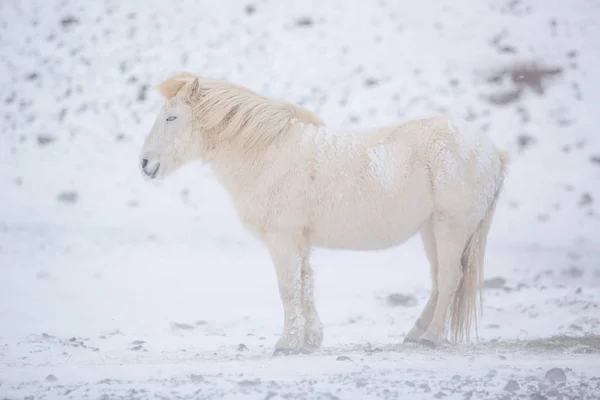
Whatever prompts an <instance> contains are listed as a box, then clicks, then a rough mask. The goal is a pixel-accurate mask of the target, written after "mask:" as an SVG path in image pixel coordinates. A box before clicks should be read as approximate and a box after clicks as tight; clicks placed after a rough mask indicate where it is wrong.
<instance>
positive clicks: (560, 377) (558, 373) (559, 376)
mask: <svg viewBox="0 0 600 400" xmlns="http://www.w3.org/2000/svg"><path fill="white" fill-rule="evenodd" d="M544 379H546V380H547V381H550V382H552V383H560V382H566V381H567V376H566V375H565V371H564V370H563V369H562V368H552V369H549V370H548V371H547V372H546V375H545V376H544Z"/></svg>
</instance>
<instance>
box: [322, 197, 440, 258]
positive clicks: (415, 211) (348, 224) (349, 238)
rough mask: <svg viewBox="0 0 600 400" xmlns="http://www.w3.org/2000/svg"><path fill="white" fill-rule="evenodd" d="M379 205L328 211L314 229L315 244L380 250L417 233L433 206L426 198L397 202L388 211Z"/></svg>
mask: <svg viewBox="0 0 600 400" xmlns="http://www.w3.org/2000/svg"><path fill="white" fill-rule="evenodd" d="M377 210H381V209H380V208H378V207H372V208H370V209H369V208H368V205H366V204H365V205H364V206H363V207H361V208H360V209H359V210H358V212H355V213H352V212H349V210H346V211H347V212H343V213H338V212H336V211H332V212H331V213H329V215H325V216H324V217H323V218H321V219H320V221H319V222H318V223H316V224H315V225H314V226H313V229H312V230H311V244H312V245H313V246H316V247H322V248H330V249H346V250H381V249H385V248H389V247H392V246H396V245H399V244H401V243H402V242H404V241H406V240H407V239H409V238H410V237H411V236H413V235H414V234H416V233H417V232H418V231H419V230H420V228H421V226H422V225H423V223H424V222H425V221H426V220H427V219H428V218H429V216H430V215H431V212H432V206H431V204H429V202H427V201H421V202H419V201H414V202H412V204H398V206H397V207H394V208H392V209H389V210H387V212H386V213H383V212H380V211H377Z"/></svg>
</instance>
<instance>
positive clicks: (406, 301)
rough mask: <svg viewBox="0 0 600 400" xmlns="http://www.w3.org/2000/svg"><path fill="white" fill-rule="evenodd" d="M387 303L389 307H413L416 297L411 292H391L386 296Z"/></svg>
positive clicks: (415, 303)
mask: <svg viewBox="0 0 600 400" xmlns="http://www.w3.org/2000/svg"><path fill="white" fill-rule="evenodd" d="M386 302H387V305H388V306H391V307H398V306H400V307H414V306H416V305H417V299H416V298H415V296H413V295H411V294H401V293H392V294H390V295H388V297H387V300H386Z"/></svg>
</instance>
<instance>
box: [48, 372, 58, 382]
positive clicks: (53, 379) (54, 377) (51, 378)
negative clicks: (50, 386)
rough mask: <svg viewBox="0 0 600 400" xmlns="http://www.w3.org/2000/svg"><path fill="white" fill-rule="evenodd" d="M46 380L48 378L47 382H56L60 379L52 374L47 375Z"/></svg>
mask: <svg viewBox="0 0 600 400" xmlns="http://www.w3.org/2000/svg"><path fill="white" fill-rule="evenodd" d="M45 380H46V382H56V381H58V378H57V377H56V376H54V375H52V374H50V375H48V376H47V377H46V379H45Z"/></svg>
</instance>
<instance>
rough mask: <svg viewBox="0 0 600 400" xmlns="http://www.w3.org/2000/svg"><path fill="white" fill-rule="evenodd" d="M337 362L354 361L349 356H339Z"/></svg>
mask: <svg viewBox="0 0 600 400" xmlns="http://www.w3.org/2000/svg"><path fill="white" fill-rule="evenodd" d="M335 361H352V359H351V358H350V357H348V356H338V357H337V358H336V359H335Z"/></svg>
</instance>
